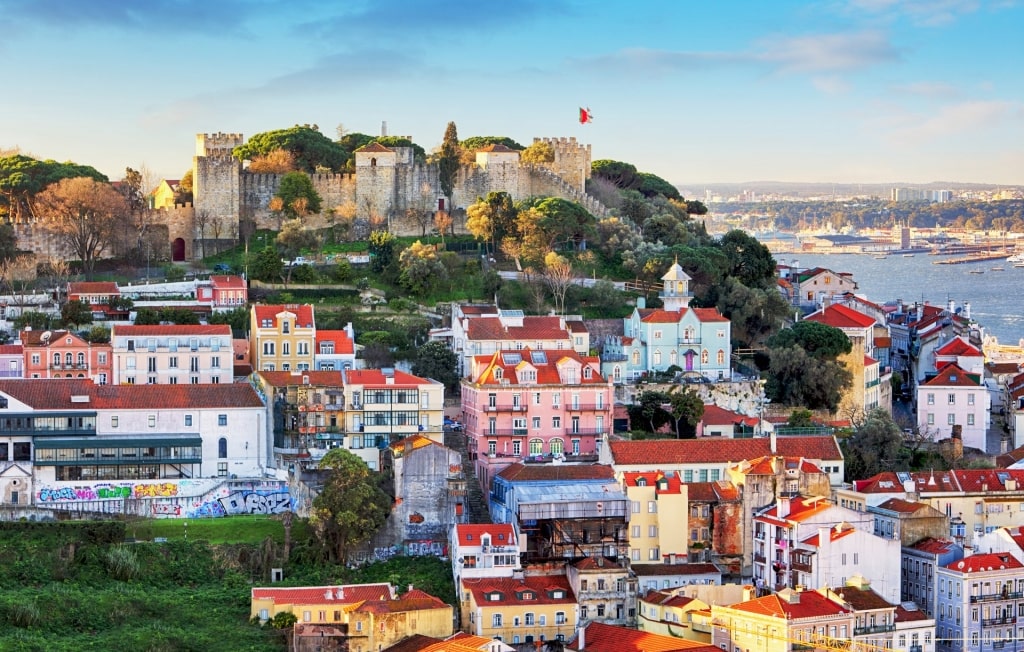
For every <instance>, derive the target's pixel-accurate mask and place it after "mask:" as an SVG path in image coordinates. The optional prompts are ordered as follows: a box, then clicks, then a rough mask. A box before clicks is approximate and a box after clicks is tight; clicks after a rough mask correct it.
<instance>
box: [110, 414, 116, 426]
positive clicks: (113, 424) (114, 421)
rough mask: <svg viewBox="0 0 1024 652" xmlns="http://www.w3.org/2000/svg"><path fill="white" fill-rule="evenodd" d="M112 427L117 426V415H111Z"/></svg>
mask: <svg viewBox="0 0 1024 652" xmlns="http://www.w3.org/2000/svg"><path fill="white" fill-rule="evenodd" d="M110 427H111V428H116V427H117V417H110Z"/></svg>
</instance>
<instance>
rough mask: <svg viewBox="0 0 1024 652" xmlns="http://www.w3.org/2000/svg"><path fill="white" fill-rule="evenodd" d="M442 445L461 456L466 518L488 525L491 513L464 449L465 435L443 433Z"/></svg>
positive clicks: (467, 453) (450, 432)
mask: <svg viewBox="0 0 1024 652" xmlns="http://www.w3.org/2000/svg"><path fill="white" fill-rule="evenodd" d="M444 445H445V446H447V447H448V448H450V449H452V450H454V451H458V452H459V454H460V455H462V474H463V476H464V477H465V479H466V512H467V514H466V517H467V519H468V521H469V522H470V523H490V522H491V512H490V509H489V508H488V507H487V497H486V496H485V495H484V492H483V490H481V489H480V480H479V479H478V478H477V477H476V468H475V467H474V465H473V461H472V460H471V459H469V452H468V451H467V449H466V435H465V434H463V433H461V432H455V431H454V430H445V431H444Z"/></svg>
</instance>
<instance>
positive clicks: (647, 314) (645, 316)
mask: <svg viewBox="0 0 1024 652" xmlns="http://www.w3.org/2000/svg"><path fill="white" fill-rule="evenodd" d="M637 312H638V313H640V321H642V322H643V323H645V324H675V323H676V322H678V321H679V320H680V319H682V318H683V315H685V314H686V310H679V311H677V310H662V309H661V308H638V309H637Z"/></svg>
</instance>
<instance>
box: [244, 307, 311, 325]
mask: <svg viewBox="0 0 1024 652" xmlns="http://www.w3.org/2000/svg"><path fill="white" fill-rule="evenodd" d="M252 309H253V311H254V313H255V315H256V323H255V327H256V328H263V326H260V324H262V323H263V322H264V321H266V320H270V324H271V327H272V328H277V316H278V315H279V314H280V313H282V312H290V313H292V314H294V315H295V326H296V328H314V327H315V322H314V321H313V306H311V305H310V304H308V303H305V304H302V305H300V306H297V305H266V304H259V303H258V304H256V305H254V306H253V307H252Z"/></svg>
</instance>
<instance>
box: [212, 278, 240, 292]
mask: <svg viewBox="0 0 1024 652" xmlns="http://www.w3.org/2000/svg"><path fill="white" fill-rule="evenodd" d="M210 284H211V285H212V286H213V287H215V288H217V289H218V290H244V289H246V285H245V279H244V278H242V277H241V276H232V275H221V274H214V275H213V276H211V277H210Z"/></svg>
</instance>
